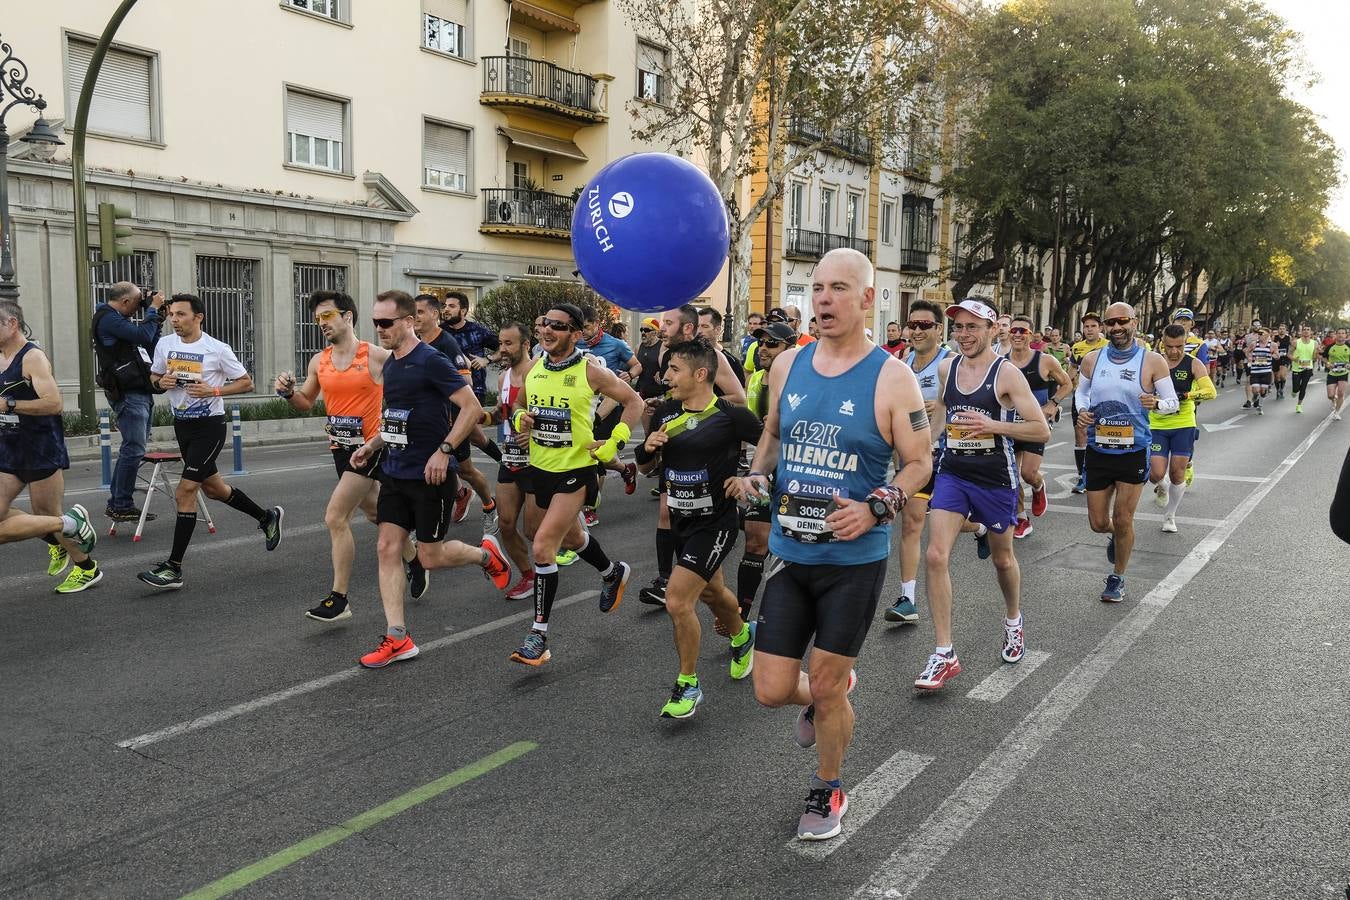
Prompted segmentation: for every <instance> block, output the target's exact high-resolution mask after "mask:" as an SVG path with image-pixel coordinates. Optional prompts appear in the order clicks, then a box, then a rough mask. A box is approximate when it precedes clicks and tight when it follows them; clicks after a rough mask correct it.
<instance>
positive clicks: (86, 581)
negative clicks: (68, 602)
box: [56, 560, 103, 594]
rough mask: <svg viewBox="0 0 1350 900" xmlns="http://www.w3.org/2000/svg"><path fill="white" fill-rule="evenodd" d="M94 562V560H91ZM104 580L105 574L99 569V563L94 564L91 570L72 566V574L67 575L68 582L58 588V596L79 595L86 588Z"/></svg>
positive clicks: (62, 583)
mask: <svg viewBox="0 0 1350 900" xmlns="http://www.w3.org/2000/svg"><path fill="white" fill-rule="evenodd" d="M90 562H93V560H90ZM102 580H103V572H102V571H101V570H100V569H99V567H98V563H94V566H93V568H91V569H81V568H80V567H79V566H71V568H70V573H69V574H68V575H66V580H65V581H63V582H61V583H60V584H58V585H57V586H56V592H57V593H58V594H78V593H79V592H80V591H82V590H84V589H85V588H90V587H93V586H94V585H96V584H98V583H99V582H100V581H102Z"/></svg>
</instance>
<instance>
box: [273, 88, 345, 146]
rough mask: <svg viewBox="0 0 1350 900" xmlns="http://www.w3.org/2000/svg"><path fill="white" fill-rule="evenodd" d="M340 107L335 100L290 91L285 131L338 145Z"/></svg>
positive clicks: (340, 121) (341, 110)
mask: <svg viewBox="0 0 1350 900" xmlns="http://www.w3.org/2000/svg"><path fill="white" fill-rule="evenodd" d="M342 107H343V104H342V103H340V102H338V101H337V100H329V99H326V98H324V97H315V96H314V95H312V94H302V93H300V92H298V91H291V92H290V96H289V99H288V102H287V104H286V119H287V121H286V130H287V131H289V132H291V133H292V134H303V135H306V136H308V137H312V138H321V139H323V140H325V141H333V142H334V143H337V144H340V143H342V114H343V109H342Z"/></svg>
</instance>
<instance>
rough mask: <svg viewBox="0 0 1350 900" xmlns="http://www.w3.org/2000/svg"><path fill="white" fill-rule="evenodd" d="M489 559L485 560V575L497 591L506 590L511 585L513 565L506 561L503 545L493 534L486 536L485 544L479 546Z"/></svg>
mask: <svg viewBox="0 0 1350 900" xmlns="http://www.w3.org/2000/svg"><path fill="white" fill-rule="evenodd" d="M478 546H479V547H480V548H481V549H482V551H483V553H485V554H486V555H487V559H485V560H483V574H484V575H486V576H487V577H488V580H489V581H491V582H492V583H493V585H495V586H496V588H497V590H499V591H504V590H506V587H507V585H509V584H510V583H511V564H510V563H509V562H507V560H506V553H505V551H503V550H502V545H501V543H500V542H498V540H497V536H496V535H493V534H489V535H484V536H483V543H481V544H479V545H478Z"/></svg>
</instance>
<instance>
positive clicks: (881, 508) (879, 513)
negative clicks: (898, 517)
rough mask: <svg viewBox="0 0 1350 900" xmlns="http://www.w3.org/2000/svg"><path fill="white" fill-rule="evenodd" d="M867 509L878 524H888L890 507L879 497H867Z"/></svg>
mask: <svg viewBox="0 0 1350 900" xmlns="http://www.w3.org/2000/svg"><path fill="white" fill-rule="evenodd" d="M867 509H868V510H869V511H870V512H871V513H872V515H874V516H876V519H877V521H878V522H889V521H890V520H891V507H890V506H889V505H888V504H887V503H886V501H885V500H882V499H881V498H880V497H868V498H867Z"/></svg>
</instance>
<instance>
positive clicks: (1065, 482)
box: [1041, 465, 1078, 500]
mask: <svg viewBox="0 0 1350 900" xmlns="http://www.w3.org/2000/svg"><path fill="white" fill-rule="evenodd" d="M1041 468H1045V466H1044V465H1042V466H1041ZM1077 483H1078V476H1077V475H1076V474H1073V473H1066V474H1064V475H1056V476H1055V479H1054V484H1057V485H1059V487H1058V488H1057V489H1050V485H1049V484H1048V483H1047V484H1046V488H1047V490H1046V492H1045V498H1046V499H1047V500H1063V499H1064V498H1065V497H1068V496H1070V495H1072V494H1073V487H1074V485H1076V484H1077Z"/></svg>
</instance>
